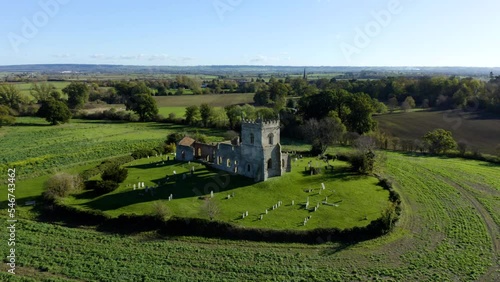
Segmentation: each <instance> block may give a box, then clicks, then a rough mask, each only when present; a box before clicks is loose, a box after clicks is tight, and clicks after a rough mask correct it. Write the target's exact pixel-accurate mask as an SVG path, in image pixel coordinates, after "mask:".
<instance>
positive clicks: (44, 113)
mask: <svg viewBox="0 0 500 282" xmlns="http://www.w3.org/2000/svg"><path fill="white" fill-rule="evenodd" d="M37 115H38V116H39V117H43V118H45V119H46V120H47V121H48V122H50V123H51V124H52V125H56V124H60V123H66V122H68V121H69V119H70V118H71V111H70V110H69V108H68V106H67V105H66V104H65V103H64V102H63V101H60V100H56V99H54V98H48V99H46V100H44V101H43V102H42V106H41V107H40V109H38V112H37Z"/></svg>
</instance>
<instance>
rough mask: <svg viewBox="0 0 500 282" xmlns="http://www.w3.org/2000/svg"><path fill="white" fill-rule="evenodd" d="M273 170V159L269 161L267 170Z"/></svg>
mask: <svg viewBox="0 0 500 282" xmlns="http://www.w3.org/2000/svg"><path fill="white" fill-rule="evenodd" d="M272 168H273V160H272V159H269V160H268V161H267V169H272Z"/></svg>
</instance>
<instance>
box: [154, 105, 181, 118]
mask: <svg viewBox="0 0 500 282" xmlns="http://www.w3.org/2000/svg"><path fill="white" fill-rule="evenodd" d="M170 113H174V114H175V117H177V118H182V117H184V114H185V113H186V107H160V108H158V114H160V115H162V116H164V117H168V115H169V114H170Z"/></svg>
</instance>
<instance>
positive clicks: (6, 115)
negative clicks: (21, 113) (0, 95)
mask: <svg viewBox="0 0 500 282" xmlns="http://www.w3.org/2000/svg"><path fill="white" fill-rule="evenodd" d="M15 122H16V118H15V117H14V116H12V114H11V113H10V109H9V108H8V107H7V106H4V105H0V127H2V126H4V125H10V124H14V123H15Z"/></svg>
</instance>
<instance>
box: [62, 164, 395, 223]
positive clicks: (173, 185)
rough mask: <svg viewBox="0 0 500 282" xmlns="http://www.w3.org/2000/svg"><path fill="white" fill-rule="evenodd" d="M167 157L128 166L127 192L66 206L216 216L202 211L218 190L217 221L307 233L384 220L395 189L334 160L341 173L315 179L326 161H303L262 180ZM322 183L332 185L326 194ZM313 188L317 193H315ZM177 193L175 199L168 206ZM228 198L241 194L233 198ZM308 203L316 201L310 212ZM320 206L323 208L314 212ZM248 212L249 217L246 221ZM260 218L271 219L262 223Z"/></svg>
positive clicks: (78, 197)
mask: <svg viewBox="0 0 500 282" xmlns="http://www.w3.org/2000/svg"><path fill="white" fill-rule="evenodd" d="M170 158H172V156H170ZM165 159H166V158H165V156H162V157H161V159H160V157H151V158H149V159H141V160H136V161H134V162H132V163H130V164H127V165H125V167H128V169H129V176H128V178H127V179H126V180H125V182H124V183H122V184H121V186H120V187H119V189H117V190H115V191H113V192H112V193H110V194H106V195H103V196H100V197H97V198H88V197H86V196H85V195H87V194H89V193H88V192H86V191H84V192H82V193H81V194H77V195H75V196H73V197H71V198H69V199H66V200H65V201H66V202H65V203H66V204H71V205H76V206H79V207H83V208H91V209H98V210H102V211H105V212H106V213H108V214H110V215H112V216H118V215H120V214H124V213H136V214H150V213H152V212H153V206H154V205H153V202H155V203H162V204H163V205H165V206H166V207H167V208H168V210H169V211H170V212H171V215H173V216H178V217H202V218H208V216H207V213H206V212H203V210H202V207H203V204H204V200H202V199H199V198H198V197H200V196H207V197H209V196H210V192H211V191H214V197H213V201H214V203H215V204H216V205H217V207H218V208H219V209H220V214H219V215H217V216H216V219H218V220H222V221H226V222H231V223H234V224H237V225H242V226H249V227H260V228H272V229H300V230H306V229H314V228H318V227H338V228H341V229H344V228H350V227H354V226H366V225H367V224H368V223H370V222H371V221H372V220H375V219H378V218H379V217H380V216H381V214H382V211H383V210H384V209H385V208H387V206H388V205H389V192H388V191H387V190H383V189H382V187H380V186H377V183H378V180H377V179H376V178H375V177H368V176H360V175H358V174H356V173H353V172H351V171H350V170H349V165H348V164H347V163H345V162H341V161H335V162H334V163H332V164H334V165H335V171H334V172H331V171H328V172H325V173H323V174H320V175H314V176H311V175H307V174H305V173H304V168H305V167H306V166H307V163H308V162H309V161H312V162H313V163H316V162H317V163H319V165H324V164H323V161H317V160H316V159H313V158H311V159H309V158H307V159H306V158H304V159H300V160H298V161H296V162H294V163H293V166H292V172H290V173H287V174H285V175H284V176H282V177H275V178H271V179H269V180H268V181H265V182H260V183H254V182H253V180H252V179H248V178H245V177H241V176H237V175H229V174H221V173H218V172H213V171H208V170H207V169H206V168H204V166H203V165H201V164H196V163H191V164H189V165H188V164H187V163H180V162H175V161H166V160H165ZM191 167H194V168H195V172H194V174H193V176H190V173H189V169H190V168H191ZM174 171H176V175H174V174H173V172H174ZM184 174H185V175H186V176H187V177H184ZM167 178H168V180H167ZM138 181H142V182H145V185H146V186H148V187H152V186H153V185H157V184H159V185H160V186H159V188H158V190H156V192H155V194H154V195H152V194H151V192H148V193H146V192H145V190H144V189H138V190H133V185H134V184H136V183H137V182H138ZM321 183H324V185H325V189H324V190H323V189H322V188H321V187H322V186H321ZM309 189H313V190H314V191H310V192H307V191H306V190H309ZM171 194H172V195H173V198H174V199H173V200H172V201H168V197H169V195H171ZM228 195H234V197H232V198H229V199H228V197H227V196H228ZM307 199H309V203H310V204H309V207H308V208H307V209H306V207H305V203H306V201H307ZM278 201H281V202H282V203H283V204H280V206H279V207H276V209H275V210H274V209H273V208H272V207H273V205H277V203H278ZM292 201H293V205H292ZM325 201H326V203H325ZM316 205H318V206H319V208H318V210H317V211H316V212H314V207H315V206H316ZM266 209H267V210H268V212H269V213H268V214H266V213H265V210H266ZM246 211H248V212H249V216H248V217H246V218H245V219H242V214H243V213H244V212H246ZM260 215H262V216H263V220H259V217H260ZM308 216H311V219H310V220H309V222H308V223H307V225H306V226H303V221H304V218H306V217H308Z"/></svg>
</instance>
